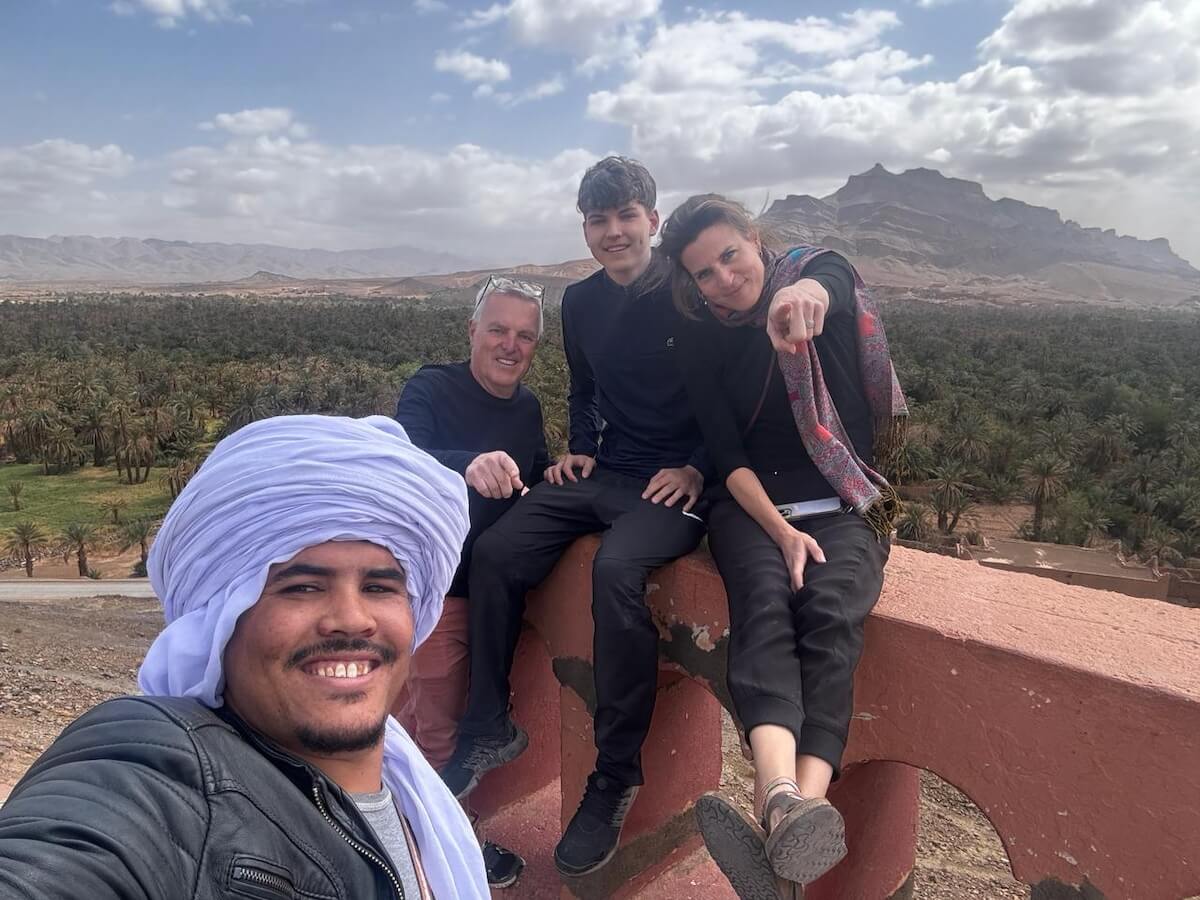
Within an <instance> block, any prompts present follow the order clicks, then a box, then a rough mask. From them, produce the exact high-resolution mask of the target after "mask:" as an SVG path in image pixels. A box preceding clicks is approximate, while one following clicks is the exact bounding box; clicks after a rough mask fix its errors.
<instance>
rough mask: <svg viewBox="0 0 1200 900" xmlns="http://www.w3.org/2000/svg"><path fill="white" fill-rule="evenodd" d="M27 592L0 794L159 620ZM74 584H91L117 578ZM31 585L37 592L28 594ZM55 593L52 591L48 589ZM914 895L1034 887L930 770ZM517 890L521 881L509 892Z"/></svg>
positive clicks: (129, 664) (6, 719)
mask: <svg viewBox="0 0 1200 900" xmlns="http://www.w3.org/2000/svg"><path fill="white" fill-rule="evenodd" d="M16 584H18V585H20V586H21V587H22V588H27V590H25V591H24V592H23V595H22V596H19V597H18V596H14V595H13V594H12V593H11V590H12V586H13V582H5V583H3V585H2V586H0V799H2V798H3V797H5V796H7V794H8V791H9V789H10V787H11V785H12V784H13V783H15V782H16V780H17V779H18V778H20V776H21V775H22V774H24V772H25V770H26V769H27V768H28V767H29V765H30V763H32V762H33V761H34V760H35V759H36V758H37V756H38V755H39V754H40V753H41V752H42V750H43V749H44V748H45V747H46V745H48V744H49V743H50V742H51V741H52V740H53V739H54V738H55V736H57V734H58V733H59V732H60V731H61V730H62V729H63V728H64V727H66V726H67V725H68V724H69V723H70V722H71V721H73V720H74V719H75V718H76V717H78V716H79V715H80V714H81V713H83V712H84V711H85V710H87V709H89V708H91V707H92V706H94V705H95V704H96V703H99V702H100V701H101V700H104V699H106V698H108V697H113V696H116V695H119V694H123V693H130V692H134V691H136V689H137V682H136V676H137V667H138V665H139V664H140V663H141V660H142V657H143V656H144V655H145V652H146V648H147V647H148V646H149V645H150V641H151V640H152V639H153V638H154V636H155V635H156V634H157V633H158V630H159V629H160V628H161V627H162V612H161V607H160V606H159V604H158V601H157V600H154V599H153V598H152V596H150V595H149V585H148V584H147V583H146V581H145V580H144V579H143V580H140V581H137V582H134V584H136V585H137V586H138V588H139V589H140V590H141V591H142V592H143V594H142V596H139V597H112V596H108V597H105V596H101V597H87V596H84V597H81V596H78V594H73V593H72V590H71V588H69V587H65V586H61V585H63V584H64V583H61V582H59V583H56V582H39V581H32V582H29V583H28V584H27V585H26V584H23V583H21V582H16ZM65 584H66V585H71V586H72V587H74V585H78V586H79V589H80V590H81V591H82V592H83V593H84V594H87V593H89V592H94V591H95V590H96V588H102V589H103V590H105V591H111V590H113V588H114V586H115V585H117V584H118V582H114V581H104V582H92V583H90V584H86V585H85V584H83V583H82V582H76V583H74V584H72V583H70V582H66V583H65ZM30 591H32V592H33V593H40V594H41V596H40V597H38V598H31V597H30V596H29V593H30ZM48 595H49V596H48ZM725 744H726V748H725V751H726V752H725V758H726V772H725V778H724V782H725V784H724V786H725V788H727V789H728V790H730V791H731V792H732V793H734V794H735V795H737V796H740V797H742V798H743V799H745V798H748V797H749V795H750V793H751V792H752V791H753V787H752V784H750V783H749V782H748V780H747V779H748V774H749V769H748V767H747V765H746V763H745V761H744V760H743V759H742V757H741V753H740V752H739V751H738V747H737V738H736V735H727V737H726V741H725ZM914 882H915V890H914V892H913V895H912V896H913V898H915V900H964V898H968V900H975V898H979V900H1018V898H1027V897H1028V896H1029V889H1028V888H1025V887H1023V886H1022V885H1019V884H1017V883H1016V882H1014V881H1013V880H1012V879H1011V877H1010V876H1009V875H1008V871H1007V859H1006V857H1005V854H1004V850H1003V848H1002V847H1001V845H1000V842H999V840H998V839H997V837H996V834H995V832H994V831H993V830H992V828H991V825H990V824H988V822H987V820H986V819H985V818H984V817H983V815H982V813H980V812H979V810H978V809H976V808H975V807H974V806H972V805H971V803H970V802H969V801H968V800H967V799H966V798H965V797H963V796H962V795H961V794H959V793H958V792H957V791H955V790H954V789H953V788H951V787H950V786H949V785H947V784H945V783H944V782H942V781H940V780H938V779H937V778H934V777H933V776H929V775H927V776H925V778H924V781H923V790H922V809H921V837H920V843H919V846H918V850H917V870H916V873H915V878H914ZM505 896H511V897H512V898H513V900H519V898H520V897H521V893H520V888H519V886H518V888H516V889H515V890H512V891H510V892H506V894H505Z"/></svg>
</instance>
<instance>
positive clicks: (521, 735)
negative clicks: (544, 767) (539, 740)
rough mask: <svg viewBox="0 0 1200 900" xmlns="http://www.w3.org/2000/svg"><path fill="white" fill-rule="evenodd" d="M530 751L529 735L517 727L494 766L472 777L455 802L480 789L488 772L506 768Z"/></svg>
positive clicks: (498, 752)
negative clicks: (480, 784) (502, 767)
mask: <svg viewBox="0 0 1200 900" xmlns="http://www.w3.org/2000/svg"><path fill="white" fill-rule="evenodd" d="M528 749H529V735H528V734H527V733H526V732H525V731H523V730H522V729H521V728H520V726H517V734H516V736H515V737H514V738H513V739H512V740H511V741H509V743H508V744H506V745H505V746H504V747H503V748H501V749H500V750H497V751H496V754H497V756H498V757H499V759H498V761H497V762H496V764H495V765H494V766H488V767H487V768H486V769H481V770H479V771H478V772H476V773H475V774H474V775H472V776H471V780H470V781H468V782H467V785H466V787H464V788H463V789H462V790H461V791H459V792H458V793H457V794H455V795H454V799H455V800H461V799H463V798H464V797H466V796H467V794H469V793H471V791H473V790H475V788H477V787H479V782H480V781H482V780H483V776H484V775H486V774H487V773H488V772H492V771H495V770H496V769H499V768H500V767H501V766H506V765H508V764H509V763H510V762H513V761H514V760H516V759H517V758H518V757H519V756H520V755H521V754H522V753H524V752H525V751H526V750H528Z"/></svg>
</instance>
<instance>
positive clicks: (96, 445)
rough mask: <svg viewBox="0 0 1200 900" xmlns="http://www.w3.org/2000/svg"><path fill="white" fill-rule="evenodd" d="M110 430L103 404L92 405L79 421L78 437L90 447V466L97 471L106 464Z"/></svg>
mask: <svg viewBox="0 0 1200 900" xmlns="http://www.w3.org/2000/svg"><path fill="white" fill-rule="evenodd" d="M111 430H112V427H111V425H110V424H109V418H108V412H107V409H106V407H105V406H104V404H103V403H100V402H96V403H93V404H92V405H91V406H89V407H88V409H87V411H86V412H84V413H83V415H82V416H81V417H80V419H79V437H80V438H82V439H83V440H84V441H86V442H87V443H88V444H90V445H91V447H92V465H93V466H95V467H96V468H97V469H99V468H101V467H102V466H103V465H104V464H105V463H106V462H108V448H109V444H110V442H111V436H110V432H111Z"/></svg>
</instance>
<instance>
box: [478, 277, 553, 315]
mask: <svg viewBox="0 0 1200 900" xmlns="http://www.w3.org/2000/svg"><path fill="white" fill-rule="evenodd" d="M490 294H516V295H517V296H518V297H524V298H526V299H527V300H532V301H534V302H535V303H537V305H538V306H539V307H540V306H541V305H542V301H543V299H544V298H545V296H546V288H545V286H544V285H541V284H538V283H537V282H536V281H521V280H520V279H519V278H509V277H507V276H505V275H489V276H488V280H487V281H485V282H484V283H483V287H481V288H480V289H479V293H478V294H476V295H475V309H479V307H480V306H481V305H482V304H483V301H484V300H486V299H487V298H488V296H489V295H490Z"/></svg>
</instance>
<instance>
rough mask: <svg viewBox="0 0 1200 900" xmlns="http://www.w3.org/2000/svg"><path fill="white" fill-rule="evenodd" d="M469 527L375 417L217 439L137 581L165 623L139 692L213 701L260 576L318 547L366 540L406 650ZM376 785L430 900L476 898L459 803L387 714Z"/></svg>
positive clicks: (463, 502) (317, 419)
mask: <svg viewBox="0 0 1200 900" xmlns="http://www.w3.org/2000/svg"><path fill="white" fill-rule="evenodd" d="M468 526H469V521H468V513H467V491H466V485H465V484H464V483H463V480H462V477H461V476H459V475H458V474H457V473H455V472H452V471H451V470H449V469H447V468H445V467H443V466H442V465H440V464H439V463H438V462H437V461H436V460H434V459H433V457H431V456H429V455H428V454H427V453H425V452H424V451H422V450H420V449H418V448H417V447H415V446H414V445H413V444H412V443H411V442H410V441H409V440H408V436H407V435H406V434H405V432H404V429H403V428H402V427H401V426H400V425H399V424H397V423H396V422H395V421H393V420H392V419H389V418H386V417H384V416H369V417H367V418H365V419H348V418H341V417H334V416H279V417H276V418H272V419H264V420H262V421H259V422H255V423H253V424H251V425H247V426H246V427H245V428H242V429H240V430H239V431H237V432H235V433H234V434H233V435H231V436H230V437H228V438H226V439H225V440H223V441H221V442H220V443H219V444H217V446H216V448H215V449H214V450H213V452H212V454H211V455H210V456H209V457H208V459H207V460H206V461H205V462H204V465H202V466H201V467H200V469H199V471H198V472H197V473H196V474H195V476H193V478H192V479H191V481H189V482H188V484H187V486H186V487H185V488H184V489H183V491H182V493H180V495H179V497H178V498H177V499H176V500H175V502H174V503H173V504H172V505H171V509H170V511H169V512H168V513H167V517H166V519H165V520H164V521H163V524H162V527H161V528H160V529H159V532H158V535H157V537H156V538H155V540H154V546H153V547H152V548H151V550H150V559H149V563H148V566H147V569H148V572H149V575H150V583H151V584H152V585H153V587H154V591H155V593H156V594H157V595H158V597H159V598H160V599H161V600H162V604H163V615H164V617H165V619H166V622H167V627H166V628H165V629H164V630H163V631H162V633H160V634H159V636H158V638H157V639H156V640H155V641H154V643H153V644H152V645H151V647H150V650H149V652H147V654H146V659H145V661H144V662H143V663H142V667H141V671H140V672H139V673H138V683H139V685H140V686H141V688H142V690H143V691H144V692H145V693H146V694H149V695H151V696H174V697H194V698H196V699H198V700H200V701H201V702H202V703H204V704H206V705H208V706H210V707H214V708H215V707H219V706H220V705H221V703H222V699H221V695H222V692H223V690H224V672H223V669H222V658H223V656H224V653H225V646H226V644H227V643H228V642H229V638H230V636H231V635H232V634H233V630H234V627H235V626H236V625H237V620H238V617H239V616H241V614H242V613H244V612H245V611H246V610H247V609H249V608H250V607H251V606H253V605H254V604H255V603H256V602H257V601H258V599H259V597H260V596H261V595H262V591H263V587H264V586H265V584H266V580H267V571H268V569H269V568H270V567H271V566H272V565H273V564H275V563H281V562H286V561H287V560H289V559H291V558H292V557H294V556H295V555H296V554H297V553H299V552H300V551H302V550H304V549H306V548H308V547H312V546H315V545H317V544H322V543H325V542H326V541H337V540H353V541H369V542H370V543H373V544H378V545H379V546H381V547H385V548H387V549H388V550H389V551H391V553H392V555H393V556H395V558H396V561H397V562H399V563H400V565H401V567H402V568H403V569H404V573H405V576H406V579H405V582H406V587H407V591H408V595H409V601H410V603H411V605H412V612H413V624H414V647H415V646H417V645H419V644H420V643H421V642H422V641H424V640H425V638H427V637H428V636H429V633H430V632H431V631H433V628H434V626H435V625H436V624H437V621H438V619H439V618H440V617H441V614H442V602H443V600H444V598H445V593H446V590H447V589H448V588H449V586H450V581H451V579H452V578H453V576H454V570H455V568H456V567H457V566H458V561H459V554H460V551H461V548H462V543H463V539H464V538H465V536H466V534H467V529H468ZM384 781H385V783H386V784H387V785H388V787H389V789H390V790H391V791H392V794H393V796H394V797H396V799H397V801H398V802H399V803H400V807H401V809H402V811H403V812H404V814H405V816H406V817H407V818H408V820H409V823H410V824H411V825H412V827H413V831H414V833H415V836H416V839H417V843H418V844H419V846H420V848H421V863H422V865H423V867H424V869H425V872H426V875H427V876H428V878H429V882H430V886H431V887H432V888H433V891H434V893H435V894H436V896H437V897H438V898H439V900H452V898H457V897H462V898H474V897H479V898H484V897H487V896H489V895H488V890H487V880H486V876H485V874H484V869H483V860H482V856H481V855H480V851H479V844H478V841H477V840H476V838H475V835H474V833H473V832H472V830H471V826H470V823H469V822H468V821H467V818H466V816H465V814H464V813H463V811H462V808H461V807H460V806H459V804H458V802H457V801H456V800H455V799H454V797H453V795H451V794H450V792H449V790H447V788H446V787H445V785H444V784H443V783H442V781H441V779H440V778H438V776H437V774H436V773H435V772H434V771H433V769H432V768H430V767H429V764H428V763H426V762H425V759H424V757H423V756H422V755H421V753H420V751H419V750H418V749H417V746H416V744H415V743H413V741H412V739H411V738H410V737H409V736H408V734H406V733H405V731H404V729H403V728H401V727H400V725H399V723H398V722H396V720H395V719H393V718H391V717H389V718H388V721H387V730H386V734H385V737H384Z"/></svg>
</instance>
